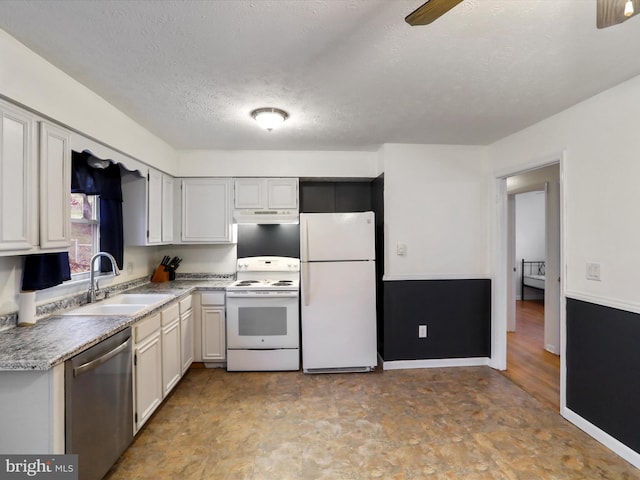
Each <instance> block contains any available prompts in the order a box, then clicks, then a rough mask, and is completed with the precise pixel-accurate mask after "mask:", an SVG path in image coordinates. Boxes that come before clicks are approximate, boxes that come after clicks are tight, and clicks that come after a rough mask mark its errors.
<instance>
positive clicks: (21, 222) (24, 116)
mask: <svg viewBox="0 0 640 480" xmlns="http://www.w3.org/2000/svg"><path fill="white" fill-rule="evenodd" d="M0 116H1V121H0V251H2V254H3V255H7V254H11V253H12V252H13V253H15V252H18V253H25V251H28V250H30V249H32V248H34V247H35V246H36V244H37V232H38V226H37V220H38V215H37V208H38V204H37V198H38V193H37V178H38V177H37V168H36V158H35V154H36V148H35V145H36V142H35V137H34V135H35V134H34V130H35V126H36V118H35V117H34V116H33V115H31V114H29V113H27V112H24V111H22V110H20V109H18V108H15V107H13V106H11V105H9V104H7V103H5V102H2V101H0ZM69 191H70V190H69ZM68 198H69V196H68V195H67V199H68Z"/></svg>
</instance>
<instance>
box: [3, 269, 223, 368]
mask: <svg viewBox="0 0 640 480" xmlns="http://www.w3.org/2000/svg"><path fill="white" fill-rule="evenodd" d="M232 281H233V280H232V279H226V278H225V279H219V278H216V279H213V280H206V279H193V280H174V281H171V282H165V283H148V284H145V285H142V286H139V287H136V288H133V289H131V290H127V291H126V292H121V293H167V294H171V295H173V296H174V297H175V298H174V299H171V300H167V301H166V302H164V303H163V304H161V305H159V306H158V307H157V308H154V309H153V310H151V311H146V312H143V313H141V314H140V315H137V316H132V317H129V316H117V315H114V316H103V315H102V316H80V315H78V316H69V315H65V316H62V315H52V316H50V317H47V318H43V319H40V320H38V322H37V323H36V324H35V325H33V326H29V327H15V328H11V329H8V330H4V331H2V332H0V371H3V370H4V371H7V370H22V371H24V370H48V369H50V368H52V367H54V366H55V365H58V364H60V363H62V362H64V361H65V360H67V359H69V358H71V357H73V356H74V355H76V354H78V353H80V352H82V351H84V350H86V349H87V348H89V347H91V346H93V345H95V344H96V343H98V342H100V341H101V340H104V339H105V338H107V337H110V336H111V335H113V334H114V333H117V332H119V331H120V330H123V329H125V328H126V327H128V326H130V325H133V324H134V323H136V322H138V321H139V320H141V319H142V318H144V317H146V316H148V315H150V314H152V313H154V312H157V311H158V310H161V309H162V308H163V307H164V306H165V305H166V304H168V303H171V302H172V301H174V300H175V299H177V298H179V297H181V296H184V295H187V294H189V293H193V292H194V291H196V290H224V289H225V287H226V286H227V285H229V284H230V283H232Z"/></svg>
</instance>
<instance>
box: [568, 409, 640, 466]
mask: <svg viewBox="0 0 640 480" xmlns="http://www.w3.org/2000/svg"><path fill="white" fill-rule="evenodd" d="M561 413H562V416H563V417H564V418H566V419H567V420H568V421H570V422H571V423H573V424H574V425H575V426H576V427H578V428H579V429H580V430H582V431H584V432H585V433H586V434H587V435H589V436H591V437H593V438H594V439H595V440H597V441H598V442H600V443H601V444H603V445H604V446H605V447H607V448H608V449H609V450H611V451H612V452H613V453H615V454H616V455H619V456H620V457H622V458H624V459H625V460H626V461H627V462H629V463H630V464H632V465H633V466H634V467H636V468H640V453H638V452H636V451H635V450H633V449H631V448H629V447H627V446H626V445H625V444H624V443H622V442H620V441H619V440H616V439H615V438H613V437H612V436H611V435H609V434H608V433H607V432H605V431H604V430H601V429H600V428H598V427H596V426H595V425H594V424H592V423H591V422H589V421H587V420H585V419H584V418H582V417H581V416H580V415H578V414H577V413H575V412H574V411H572V410H570V409H569V408H567V407H565V408H563V409H562V412H561Z"/></svg>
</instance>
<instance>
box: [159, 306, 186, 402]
mask: <svg viewBox="0 0 640 480" xmlns="http://www.w3.org/2000/svg"><path fill="white" fill-rule="evenodd" d="M181 376H182V359H181V356H180V321H179V319H178V318H176V319H175V320H174V321H173V322H171V323H170V324H168V325H166V326H164V327H162V388H163V392H162V393H163V395H164V396H167V394H168V393H169V392H170V391H171V390H172V389H173V387H175V386H176V384H177V383H178V381H179V380H180V377H181Z"/></svg>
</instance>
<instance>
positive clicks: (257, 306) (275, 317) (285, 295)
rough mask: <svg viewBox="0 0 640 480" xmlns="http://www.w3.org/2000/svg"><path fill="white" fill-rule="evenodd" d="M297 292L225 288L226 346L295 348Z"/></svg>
mask: <svg viewBox="0 0 640 480" xmlns="http://www.w3.org/2000/svg"><path fill="white" fill-rule="evenodd" d="M298 297H299V296H298V292H278V293H271V292H269V293H264V292H260V293H250V292H249V293H247V292H242V293H237V292H227V348H230V349H235V348H244V349H273V348H298V347H299V346H300V335H299V330H300V325H299V321H298V320H299V315H298Z"/></svg>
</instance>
